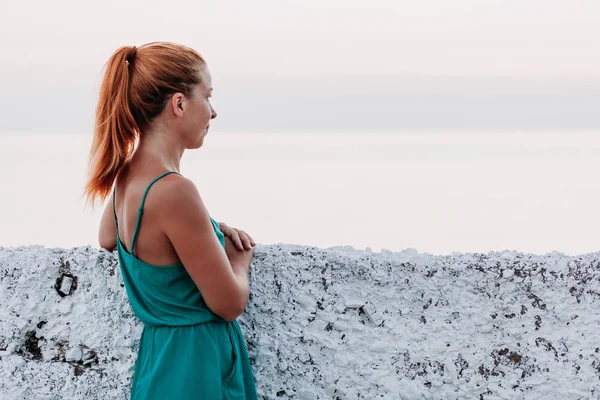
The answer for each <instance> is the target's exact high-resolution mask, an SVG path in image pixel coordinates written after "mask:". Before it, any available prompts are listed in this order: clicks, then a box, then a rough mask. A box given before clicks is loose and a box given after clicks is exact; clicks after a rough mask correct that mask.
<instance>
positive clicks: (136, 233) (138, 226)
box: [130, 171, 181, 257]
mask: <svg viewBox="0 0 600 400" xmlns="http://www.w3.org/2000/svg"><path fill="white" fill-rule="evenodd" d="M169 174H177V175H181V174H180V173H179V172H176V171H168V172H165V173H164V174H162V175H160V176H158V177H156V178H154V179H153V180H152V182H150V184H149V185H148V187H146V190H145V191H144V195H143V196H142V201H141V203H140V208H139V209H138V216H137V221H136V222H135V230H134V231H133V239H132V240H131V247H130V249H131V254H132V255H133V256H134V257H135V253H134V248H135V239H137V235H138V231H139V229H140V222H141V220H142V214H143V212H144V211H143V210H144V202H145V201H146V195H147V194H148V190H149V189H150V187H151V186H152V185H153V184H154V182H156V181H157V180H159V179H160V178H162V177H163V176H166V175H169Z"/></svg>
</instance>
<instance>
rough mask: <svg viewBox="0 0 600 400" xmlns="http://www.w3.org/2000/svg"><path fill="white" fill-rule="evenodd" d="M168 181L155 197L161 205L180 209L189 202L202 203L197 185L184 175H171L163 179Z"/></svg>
mask: <svg viewBox="0 0 600 400" xmlns="http://www.w3.org/2000/svg"><path fill="white" fill-rule="evenodd" d="M163 179H164V180H166V182H164V184H163V185H161V189H160V190H159V191H158V193H157V194H156V195H155V196H156V197H157V199H159V200H160V203H161V204H162V205H164V206H166V207H168V208H169V209H170V208H172V207H173V208H175V209H177V208H179V207H180V206H181V205H182V204H187V203H189V202H192V203H196V204H199V203H201V202H202V199H201V197H200V193H199V192H198V188H197V187H196V184H195V183H194V182H193V181H192V180H191V179H189V178H186V177H185V176H182V175H177V174H171V175H169V176H166V177H164V178H163Z"/></svg>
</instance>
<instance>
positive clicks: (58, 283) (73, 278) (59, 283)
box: [54, 261, 77, 297]
mask: <svg viewBox="0 0 600 400" xmlns="http://www.w3.org/2000/svg"><path fill="white" fill-rule="evenodd" d="M67 264H68V261H67ZM66 277H67V278H69V279H70V280H71V287H70V288H69V289H68V293H64V292H63V291H61V290H60V289H61V286H62V284H63V280H64V279H65V278H66ZM54 289H56V293H58V295H59V296H60V297H65V296H69V295H71V294H73V292H74V291H75V289H77V277H76V276H74V275H72V274H70V273H63V274H62V275H61V276H60V277H58V278H57V279H56V283H55V284H54Z"/></svg>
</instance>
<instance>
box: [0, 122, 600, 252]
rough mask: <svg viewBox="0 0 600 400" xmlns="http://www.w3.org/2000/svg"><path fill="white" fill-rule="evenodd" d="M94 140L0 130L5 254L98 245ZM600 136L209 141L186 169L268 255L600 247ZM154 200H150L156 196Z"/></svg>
mask: <svg viewBox="0 0 600 400" xmlns="http://www.w3.org/2000/svg"><path fill="white" fill-rule="evenodd" d="M91 139H92V136H91V133H81V134H48V133H40V134H35V133H15V132H12V133H11V132H4V133H0V166H1V167H2V170H1V172H2V180H1V182H2V183H1V185H0V221H1V224H2V229H0V247H15V246H29V245H43V246H47V247H62V248H71V247H77V246H86V245H90V246H93V247H98V248H99V245H98V226H99V222H100V216H101V214H102V211H103V209H104V207H105V206H106V204H100V203H97V205H96V207H95V208H94V209H92V208H90V207H88V208H85V207H84V203H85V201H84V198H83V197H82V195H83V189H84V185H85V182H86V178H87V176H86V174H87V157H88V153H89V150H90V145H91ZM598 171H600V132H597V131H596V132H594V131H576V132H542V131H534V132H531V131H490V132H471V131H469V132H463V131H436V132H386V133H365V132H344V133H341V132H335V133H331V132H306V133H301V132H294V133H264V132H243V133H239V132H238V133H232V132H213V131H212V130H211V131H210V133H209V134H208V136H207V137H206V138H205V140H204V144H203V146H202V147H201V148H200V149H196V150H187V151H186V152H185V153H184V155H183V158H182V160H181V173H182V174H183V175H185V176H187V177H188V178H190V179H192V180H193V181H194V182H195V183H196V186H197V187H198V190H199V192H200V195H201V196H202V198H203V200H204V203H205V205H206V206H207V208H208V210H209V213H210V214H211V216H212V217H213V218H215V219H216V220H217V221H220V222H226V223H227V224H229V225H231V226H233V227H236V228H240V229H243V230H244V231H246V232H248V233H249V234H250V235H251V236H252V237H253V239H254V240H255V241H256V242H257V243H258V244H259V245H261V244H262V245H268V244H284V243H285V244H297V245H302V246H317V247H320V248H328V247H332V246H351V247H353V248H356V249H363V250H367V251H373V252H379V251H382V250H384V249H386V250H390V251H400V250H404V249H415V250H417V251H418V252H420V253H431V254H435V255H443V254H451V253H453V252H459V253H471V252H478V253H488V252H490V251H504V250H509V251H518V252H525V253H536V254H545V253H548V252H561V253H565V254H568V255H578V254H583V253H590V252H596V251H598V250H600V229H599V228H598V227H597V225H598V224H600V206H599V204H600V180H599V179H598V175H597V174H598ZM151 195H152V191H150V192H149V194H148V196H151Z"/></svg>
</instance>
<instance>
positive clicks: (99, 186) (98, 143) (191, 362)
mask: <svg viewBox="0 0 600 400" xmlns="http://www.w3.org/2000/svg"><path fill="white" fill-rule="evenodd" d="M211 92H212V87H211V75H210V72H209V71H208V68H207V66H206V63H205V61H204V60H203V59H202V57H201V56H200V55H199V54H198V53H197V52H196V51H194V50H192V49H190V48H188V47H185V46H181V45H177V44H173V43H164V42H156V43H148V44H145V45H143V46H141V47H140V48H136V47H135V46H133V47H121V48H120V49H118V50H117V51H116V52H115V53H114V54H113V55H112V56H111V58H110V59H109V60H108V63H107V65H106V71H105V75H104V79H103V82H102V87H101V90H100V98H99V101H98V106H97V109H96V124H95V130H94V139H93V144H92V149H91V151H90V178H89V181H88V183H87V186H86V189H85V194H86V196H87V199H88V202H89V201H91V202H92V203H93V202H94V201H95V199H96V198H97V197H99V198H100V199H101V200H105V199H106V198H107V197H108V196H109V195H110V192H111V189H112V199H111V201H110V202H109V203H108V205H107V207H106V209H105V210H104V214H103V215H102V219H101V223H100V232H99V242H100V246H101V247H103V248H105V249H108V250H114V249H115V248H116V250H117V254H118V258H119V263H120V267H121V272H122V276H123V281H124V284H125V288H126V290H127V295H128V298H129V302H130V304H131V307H132V309H133V311H134V313H135V315H136V317H137V318H139V319H140V320H141V321H142V322H143V324H144V328H143V331H142V336H141V338H140V342H139V348H138V354H137V360H136V363H135V369H134V372H133V381H132V386H131V399H145V400H147V399H178V400H183V399H195V400H198V399H210V400H214V399H256V398H257V396H256V389H255V384H254V377H253V374H252V368H251V366H250V362H249V358H248V352H247V348H246V343H245V340H244V337H243V334H242V331H241V330H240V327H239V325H238V323H237V321H236V318H237V317H238V316H239V315H240V314H241V313H243V312H244V310H245V307H246V304H247V302H248V297H249V294H250V291H249V284H248V269H249V266H250V262H251V260H252V256H253V254H254V246H255V243H254V240H252V238H251V237H250V236H249V235H248V234H247V233H245V232H244V231H242V230H240V229H235V228H231V227H229V226H228V225H227V224H225V223H217V222H216V221H215V220H214V219H212V217H210V215H209V213H208V211H207V209H206V207H205V206H204V203H203V202H202V198H201V196H200V194H199V193H198V190H197V189H196V186H195V185H194V183H193V182H192V181H191V180H189V179H187V178H185V177H184V176H183V175H181V173H180V170H179V165H180V160H181V157H182V156H183V153H184V151H185V150H186V149H197V148H200V147H201V146H202V143H203V140H204V137H205V136H206V135H207V133H208V129H209V125H210V121H211V120H212V119H214V118H215V117H216V116H217V113H216V112H215V110H214V109H213V108H212V106H211V104H210V100H209V98H210V95H211ZM113 184H114V188H113ZM150 188H152V190H151V191H149V189H150ZM142 217H143V218H142Z"/></svg>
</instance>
